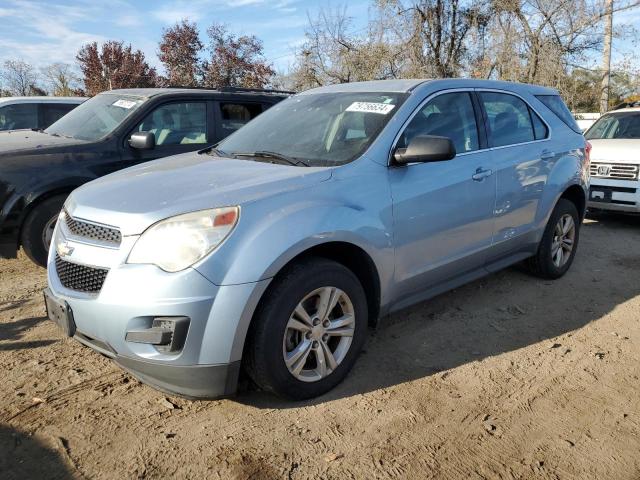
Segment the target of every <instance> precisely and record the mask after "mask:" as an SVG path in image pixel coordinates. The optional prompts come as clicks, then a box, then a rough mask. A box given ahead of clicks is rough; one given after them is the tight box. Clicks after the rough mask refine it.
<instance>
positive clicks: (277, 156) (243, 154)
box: [233, 150, 311, 167]
mask: <svg viewBox="0 0 640 480" xmlns="http://www.w3.org/2000/svg"><path fill="white" fill-rule="evenodd" d="M233 156H234V157H259V158H272V159H274V160H281V161H283V162H286V163H288V164H289V165H294V166H296V165H303V166H305V167H310V166H311V165H309V164H308V163H307V162H305V161H304V160H300V159H299V158H294V157H289V156H287V155H283V154H282V153H277V152H270V151H268V150H258V151H257V152H234V153H233Z"/></svg>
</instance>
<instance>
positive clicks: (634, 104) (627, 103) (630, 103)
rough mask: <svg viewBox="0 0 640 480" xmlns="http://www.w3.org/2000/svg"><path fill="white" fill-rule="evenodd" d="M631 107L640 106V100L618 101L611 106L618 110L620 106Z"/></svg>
mask: <svg viewBox="0 0 640 480" xmlns="http://www.w3.org/2000/svg"><path fill="white" fill-rule="evenodd" d="M633 107H640V100H636V101H634V102H622V103H619V104H618V105H616V106H615V107H613V109H612V110H620V109H622V108H633Z"/></svg>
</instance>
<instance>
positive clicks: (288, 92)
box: [218, 87, 297, 95]
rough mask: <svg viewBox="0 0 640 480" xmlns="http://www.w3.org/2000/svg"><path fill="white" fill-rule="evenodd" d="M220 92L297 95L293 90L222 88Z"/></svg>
mask: <svg viewBox="0 0 640 480" xmlns="http://www.w3.org/2000/svg"><path fill="white" fill-rule="evenodd" d="M218 90H220V91H221V92H258V93H282V94H287V95H295V94H296V93H297V92H294V91H291V90H276V89H273V88H246V87H221V88H219V89H218Z"/></svg>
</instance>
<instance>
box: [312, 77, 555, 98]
mask: <svg viewBox="0 0 640 480" xmlns="http://www.w3.org/2000/svg"><path fill="white" fill-rule="evenodd" d="M424 85H430V86H435V87H439V88H443V89H444V88H495V89H499V90H509V91H513V92H528V93H532V94H535V95H557V94H558V91H557V90H555V89H553V88H548V87H542V86H540V85H531V84H528V83H516V82H504V81H499V80H480V79H472V78H443V79H425V78H423V79H397V80H373V81H368V82H352V83H339V84H335V85H326V86H323V87H318V88H314V89H311V90H306V91H304V92H302V93H301V94H300V95H310V94H311V95H312V94H316V93H337V92H380V93H394V92H397V93H409V92H412V91H414V90H416V89H418V87H422V86H424Z"/></svg>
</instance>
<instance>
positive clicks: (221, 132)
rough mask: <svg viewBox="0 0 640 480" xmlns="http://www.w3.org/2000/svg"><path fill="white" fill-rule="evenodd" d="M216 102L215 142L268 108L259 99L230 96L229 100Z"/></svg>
mask: <svg viewBox="0 0 640 480" xmlns="http://www.w3.org/2000/svg"><path fill="white" fill-rule="evenodd" d="M214 103H215V111H216V114H215V119H216V128H215V132H216V138H215V140H214V141H215V142H219V141H220V140H223V139H225V138H226V137H228V136H229V135H231V134H232V133H233V132H235V131H236V130H238V129H239V128H241V127H242V126H244V125H245V124H247V123H248V122H250V121H251V120H253V119H254V118H256V117H257V116H258V115H260V114H261V113H262V112H263V111H264V110H266V109H265V108H264V105H263V104H262V103H261V102H259V101H245V100H240V99H233V98H230V99H228V100H227V99H224V100H222V99H221V100H218V101H216V102H214Z"/></svg>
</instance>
